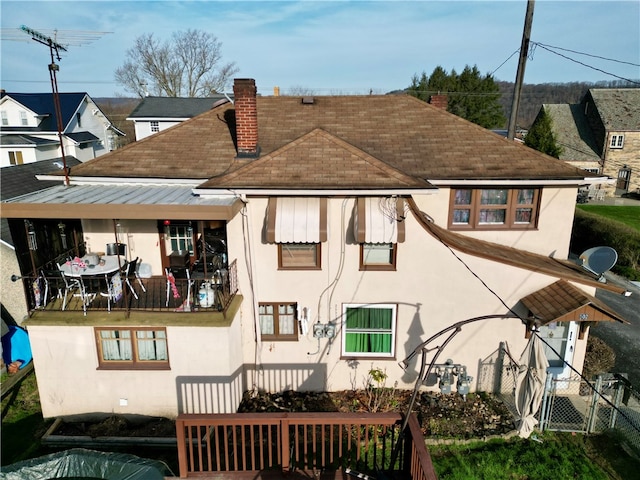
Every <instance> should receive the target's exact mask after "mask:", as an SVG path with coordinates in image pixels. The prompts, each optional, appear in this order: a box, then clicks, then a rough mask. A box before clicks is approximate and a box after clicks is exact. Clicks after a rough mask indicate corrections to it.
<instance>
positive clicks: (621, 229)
mask: <svg viewBox="0 0 640 480" xmlns="http://www.w3.org/2000/svg"><path fill="white" fill-rule="evenodd" d="M603 245H606V246H609V247H611V248H613V249H615V251H616V252H618V262H617V265H616V268H617V271H618V272H619V273H620V274H622V275H624V276H625V277H627V278H631V277H632V276H633V277H636V276H640V232H638V231H637V230H634V229H633V228H631V227H629V226H627V225H625V224H623V223H621V222H617V221H615V220H611V219H608V218H605V217H602V216H600V215H596V214H593V213H589V212H585V211H583V210H580V209H577V210H576V214H575V217H574V220H573V230H572V232H571V247H570V248H571V251H572V252H574V253H577V254H580V253H582V252H583V251H585V250H587V249H588V248H592V247H599V246H603ZM631 280H634V278H631Z"/></svg>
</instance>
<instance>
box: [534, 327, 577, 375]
mask: <svg viewBox="0 0 640 480" xmlns="http://www.w3.org/2000/svg"><path fill="white" fill-rule="evenodd" d="M577 333H578V324H577V322H552V323H549V324H547V325H544V326H542V327H540V329H539V332H538V334H539V335H540V337H541V338H542V339H543V340H544V342H543V343H544V353H545V354H546V356H547V360H548V361H549V369H548V370H547V372H548V373H550V374H553V376H554V377H555V378H569V377H570V376H571V368H569V366H568V365H567V363H568V364H572V362H573V351H574V349H575V346H576V336H577ZM565 362H566V363H565ZM558 388H559V387H558Z"/></svg>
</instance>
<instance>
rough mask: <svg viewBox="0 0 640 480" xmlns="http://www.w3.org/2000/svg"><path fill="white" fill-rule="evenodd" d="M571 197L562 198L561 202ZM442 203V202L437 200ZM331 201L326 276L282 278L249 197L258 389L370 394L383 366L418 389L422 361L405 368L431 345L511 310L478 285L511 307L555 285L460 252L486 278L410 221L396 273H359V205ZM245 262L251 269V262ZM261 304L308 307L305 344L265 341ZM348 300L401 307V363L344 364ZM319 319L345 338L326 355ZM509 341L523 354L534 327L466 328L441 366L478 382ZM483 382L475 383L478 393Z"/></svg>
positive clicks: (248, 350) (252, 349)
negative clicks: (258, 319)
mask: <svg viewBox="0 0 640 480" xmlns="http://www.w3.org/2000/svg"><path fill="white" fill-rule="evenodd" d="M562 193H563V192H562ZM562 193H561V192H558V195H560V194H562ZM420 200H421V201H420V204H421V205H423V206H424V207H425V208H424V210H425V211H428V205H429V201H430V200H431V198H430V197H424V198H421V199H420ZM434 200H436V202H438V201H439V200H438V199H437V198H434ZM328 203H329V205H328V226H329V227H328V240H327V242H325V243H323V244H322V270H318V271H315V270H314V271H278V269H277V246H276V245H273V244H265V243H262V241H261V233H262V229H263V222H264V215H265V211H266V207H267V200H266V199H255V198H250V199H249V203H248V221H249V224H250V230H249V231H250V235H251V237H250V239H249V240H250V250H251V252H252V258H251V262H250V263H251V264H252V265H253V266H254V275H253V278H254V281H253V283H252V284H250V283H249V279H248V276H247V275H246V273H245V270H244V268H240V269H239V274H240V278H239V281H240V289H241V291H242V293H243V295H244V298H245V301H244V302H243V304H242V318H243V354H244V363H245V365H251V364H252V363H253V362H254V361H255V359H256V358H257V359H258V363H259V365H260V366H259V368H258V370H259V372H258V373H257V374H256V375H254V376H253V377H251V378H250V382H251V381H253V383H254V385H255V386H256V387H259V388H263V389H266V390H273V391H275V390H282V389H288V388H292V389H298V390H341V389H349V388H361V387H362V386H363V382H364V380H365V378H366V375H367V372H368V371H369V370H370V369H371V368H379V369H382V370H384V371H386V374H387V375H388V377H389V378H388V380H387V386H391V385H393V384H394V383H395V382H398V384H397V385H398V387H399V388H412V387H413V382H414V380H415V378H416V375H417V371H418V370H419V365H417V364H416V361H419V358H418V359H417V360H416V361H414V362H413V363H412V365H411V367H410V369H409V371H408V372H406V373H405V372H403V371H402V370H401V369H400V367H399V366H398V362H399V361H401V360H403V359H404V358H405V357H406V356H407V355H409V354H410V353H411V352H412V351H413V349H414V348H415V347H416V346H418V345H419V344H420V343H421V342H422V341H424V340H426V339H427V338H429V337H430V336H432V335H434V334H436V333H437V332H439V331H440V330H442V329H444V328H446V327H448V326H450V325H451V324H453V323H455V322H459V321H462V320H465V319H468V318H471V317H476V316H480V315H491V314H501V313H507V308H506V307H505V306H503V305H502V303H501V302H500V301H499V300H498V299H497V298H496V296H494V295H493V294H492V293H491V292H490V291H489V290H488V289H487V288H486V287H484V286H483V285H482V283H481V282H480V280H479V279H482V280H483V281H484V282H486V284H487V285H488V286H489V287H490V288H491V289H493V290H494V291H495V292H496V293H497V294H498V295H499V296H500V297H501V298H502V299H503V300H504V302H505V303H506V304H507V305H508V306H509V307H511V308H513V307H514V306H515V305H516V303H517V302H518V300H519V299H520V298H522V297H523V296H525V295H527V294H529V293H532V292H533V291H535V290H537V289H540V288H542V287H545V286H547V285H549V284H550V283H552V282H553V281H555V280H556V279H555V278H551V277H549V276H545V275H541V274H536V273H533V272H530V271H527V270H522V269H518V268H514V267H509V266H506V265H502V264H498V263H494V262H489V261H487V260H484V259H480V258H477V257H473V256H470V255H464V254H461V253H457V255H458V257H460V259H462V260H463V261H464V262H465V263H466V264H467V265H468V266H469V269H471V272H475V274H477V276H478V277H479V278H477V277H476V276H474V275H473V274H472V273H471V272H470V271H469V269H467V268H466V267H465V266H464V265H463V264H462V263H461V261H460V260H458V258H456V257H455V256H454V255H453V254H452V253H451V251H450V250H449V249H448V248H447V247H445V246H444V245H443V244H441V243H440V242H438V240H436V239H435V238H433V237H432V236H431V235H429V234H428V233H427V232H425V231H424V230H423V229H422V228H421V227H420V226H419V225H418V224H417V222H416V221H415V220H414V218H413V216H412V215H411V214H409V215H408V216H407V219H406V220H405V222H406V241H405V242H404V243H401V244H400V245H399V249H398V260H397V271H395V272H385V271H382V272H380V271H378V272H371V271H369V272H362V271H359V269H358V268H359V246H358V245H356V244H345V242H344V239H345V237H347V238H348V237H349V236H350V235H349V234H347V233H346V232H348V231H350V225H351V215H352V210H353V206H354V199H353V198H349V199H346V201H345V200H343V199H340V198H336V199H330V200H329V202H328ZM343 203H344V208H343ZM241 219H242V217H239V218H236V219H234V220H233V221H232V222H230V224H229V230H228V234H229V236H230V238H242V230H241V221H242V220H241ZM550 236H551V234H549V237H550ZM229 244H230V252H229V254H230V258H235V257H237V258H239V259H243V254H242V251H243V250H244V247H243V246H242V245H241V244H240V243H239V242H229ZM557 248H560V246H558V247H557ZM565 249H566V246H565ZM342 251H344V257H342ZM239 262H240V264H241V265H242V266H244V260H239ZM341 262H342V266H341ZM334 282H335V283H334ZM589 293H593V292H589ZM252 295H254V296H255V297H252ZM252 298H255V301H256V302H260V301H263V302H296V303H298V305H299V306H301V307H308V308H309V309H310V310H311V316H310V319H309V333H308V335H306V336H303V335H299V339H298V341H297V342H275V341H266V342H261V343H259V344H256V342H255V340H254V338H255V335H254V330H255V327H254V321H253V319H254V313H253V312H254V310H253V304H252ZM345 303H365V304H366V303H394V304H397V305H398V316H397V337H396V344H395V346H396V356H395V358H393V359H388V360H387V359H385V360H377V359H376V360H372V359H367V358H359V359H357V361H356V362H350V361H348V360H349V359H346V358H345V359H342V358H340V357H341V346H342V339H341V334H342V328H341V318H340V317H341V313H342V306H343V304H345ZM519 313H520V314H522V313H523V312H519ZM318 320H319V321H320V322H321V323H326V322H327V321H334V322H336V325H337V335H336V338H335V339H334V340H333V341H331V342H330V341H328V340H327V339H321V340H320V343H319V347H320V351H319V352H317V350H318V340H317V339H314V338H313V336H312V328H311V324H313V323H315V322H317V321H318ZM443 340H444V337H443V338H442V339H441V340H440V341H437V342H434V343H433V344H431V345H430V346H432V347H433V346H435V345H439V344H441V343H442V341H443ZM500 342H507V343H508V345H509V347H510V349H511V352H513V353H514V354H516V355H519V354H520V352H521V351H522V349H523V348H524V346H525V344H526V339H525V327H524V326H523V324H522V322H521V321H520V320H519V319H500V320H486V321H481V322H477V323H473V324H469V325H467V326H465V327H464V328H463V330H462V332H461V333H459V334H458V335H457V336H456V338H455V339H454V340H453V341H452V342H451V343H450V344H449V345H448V346H447V348H446V350H445V351H444V352H443V354H442V356H441V357H440V360H439V363H444V362H445V360H446V359H447V358H451V359H452V360H453V361H454V362H455V363H456V364H463V365H466V366H467V368H468V374H469V375H471V376H473V377H474V382H475V379H477V376H478V373H477V372H478V363H479V362H480V361H481V360H483V359H485V358H488V357H489V356H491V355H492V354H493V353H495V351H496V350H497V349H498V347H499V344H500ZM585 346H586V340H582V341H579V342H578V346H577V350H578V352H576V355H575V357H574V361H575V362H580V364H576V368H578V369H579V368H581V362H582V360H583V358H584V349H585ZM249 373H251V372H249ZM474 385H475V383H472V388H473V386H474Z"/></svg>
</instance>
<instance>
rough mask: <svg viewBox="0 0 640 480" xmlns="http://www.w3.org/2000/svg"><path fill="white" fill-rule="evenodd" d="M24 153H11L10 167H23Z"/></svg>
mask: <svg viewBox="0 0 640 480" xmlns="http://www.w3.org/2000/svg"><path fill="white" fill-rule="evenodd" d="M22 163H23V160H22V152H9V165H22Z"/></svg>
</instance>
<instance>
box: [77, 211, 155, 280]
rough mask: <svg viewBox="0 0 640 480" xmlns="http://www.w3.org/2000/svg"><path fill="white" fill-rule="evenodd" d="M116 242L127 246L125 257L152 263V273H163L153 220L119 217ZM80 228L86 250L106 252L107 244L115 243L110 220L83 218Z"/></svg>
mask: <svg viewBox="0 0 640 480" xmlns="http://www.w3.org/2000/svg"><path fill="white" fill-rule="evenodd" d="M118 224H120V227H119V228H117V229H118V231H119V232H120V233H119V236H118V241H119V242H121V243H124V244H126V245H127V259H129V260H132V259H134V258H136V257H140V260H141V262H142V263H146V264H149V265H150V266H151V273H152V275H163V271H162V258H161V256H160V247H159V245H158V242H159V236H158V227H157V223H156V221H155V220H118ZM82 230H83V232H84V240H85V242H86V244H87V251H89V252H105V251H106V248H107V244H108V243H114V242H115V238H116V237H115V233H114V228H113V221H112V220H83V221H82Z"/></svg>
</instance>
